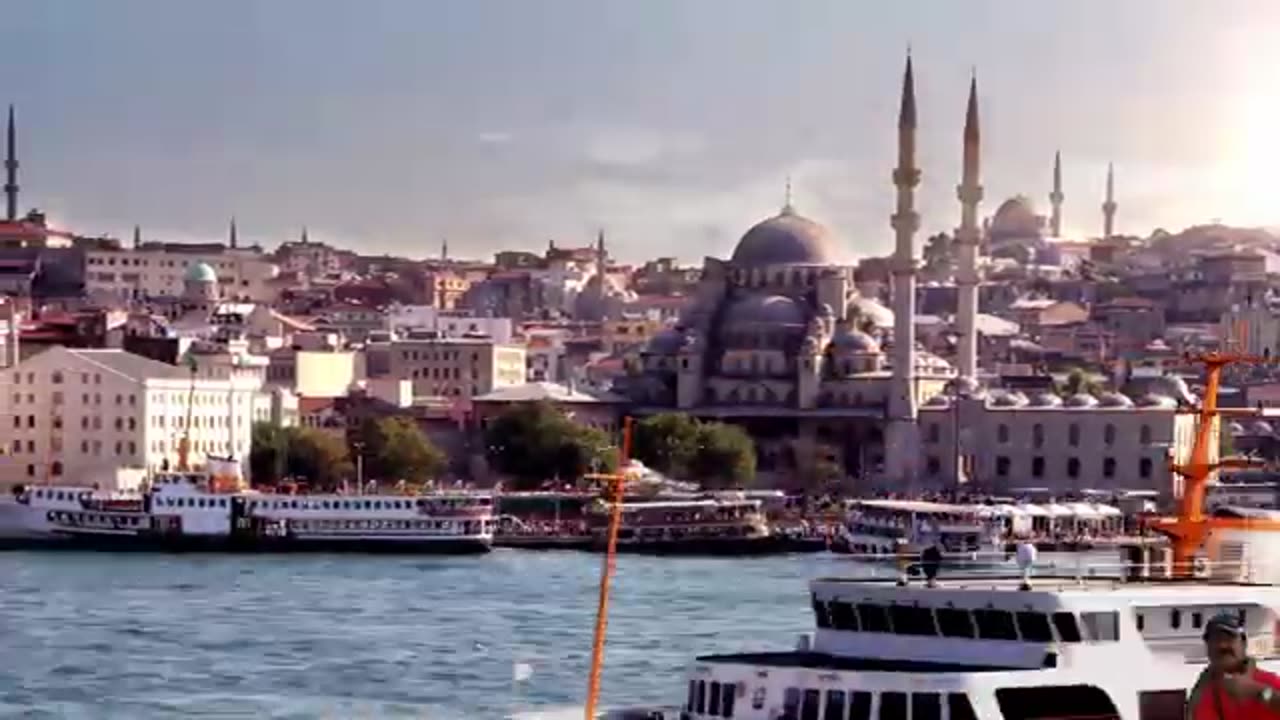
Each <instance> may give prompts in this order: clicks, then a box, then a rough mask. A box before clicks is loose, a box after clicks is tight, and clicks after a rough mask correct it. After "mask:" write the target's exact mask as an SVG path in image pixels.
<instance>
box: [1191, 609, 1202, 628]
mask: <svg viewBox="0 0 1280 720" xmlns="http://www.w3.org/2000/svg"><path fill="white" fill-rule="evenodd" d="M1201 625H1204V614H1203V613H1201V612H1200V611H1199V610H1197V611H1195V612H1193V613H1191V627H1193V628H1195V629H1196V630H1199V629H1200V626H1201Z"/></svg>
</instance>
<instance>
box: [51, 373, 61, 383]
mask: <svg viewBox="0 0 1280 720" xmlns="http://www.w3.org/2000/svg"><path fill="white" fill-rule="evenodd" d="M51 380H53V384H54V385H61V384H62V371H61V370H54V371H53V377H52V378H51Z"/></svg>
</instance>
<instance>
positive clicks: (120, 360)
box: [66, 348, 191, 380]
mask: <svg viewBox="0 0 1280 720" xmlns="http://www.w3.org/2000/svg"><path fill="white" fill-rule="evenodd" d="M66 351H67V352H68V353H70V354H71V355H74V356H75V357H78V358H80V359H81V360H84V361H85V362H88V363H91V364H93V365H97V366H99V367H101V368H102V369H104V370H107V371H109V372H113V373H115V374H117V375H119V376H121V377H125V378H128V379H130V380H145V379H147V378H187V377H190V376H191V371H190V370H187V369H186V368H181V367H178V366H176V365H170V364H168V363H163V362H160V361H159V360H152V359H151V358H149V357H143V356H142V355H134V354H133V353H131V352H125V351H124V350H115V349H98V348H91V349H78V348H66Z"/></svg>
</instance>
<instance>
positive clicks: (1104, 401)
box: [1098, 392, 1133, 408]
mask: <svg viewBox="0 0 1280 720" xmlns="http://www.w3.org/2000/svg"><path fill="white" fill-rule="evenodd" d="M1098 404H1099V405H1101V406H1102V407H1105V408H1131V407H1133V401H1132V400H1130V399H1129V397H1128V396H1127V395H1121V394H1120V393H1117V392H1109V393H1103V394H1102V396H1101V397H1099V398H1098Z"/></svg>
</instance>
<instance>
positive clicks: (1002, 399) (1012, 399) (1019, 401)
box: [991, 390, 1027, 408]
mask: <svg viewBox="0 0 1280 720" xmlns="http://www.w3.org/2000/svg"><path fill="white" fill-rule="evenodd" d="M991 405H992V407H1005V408H1014V407H1025V406H1026V405H1027V396H1026V395H1023V394H1022V393H1020V392H1018V391H1016V390H1015V391H1013V392H1006V393H1000V394H999V395H996V396H994V397H992V398H991Z"/></svg>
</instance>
